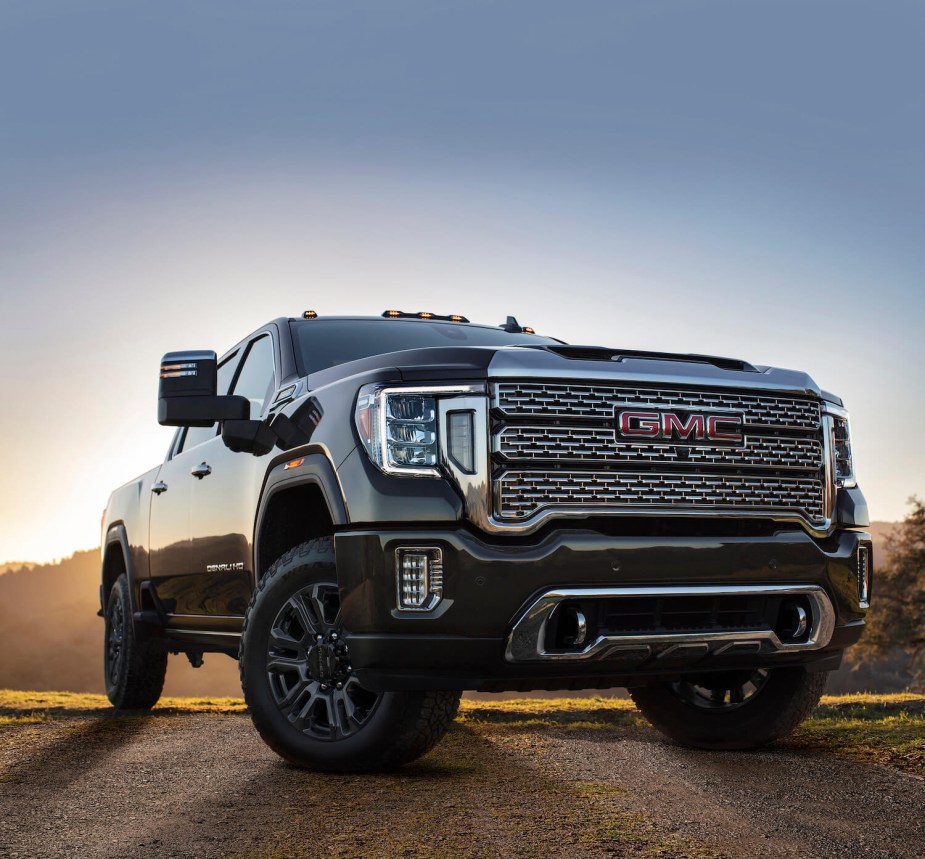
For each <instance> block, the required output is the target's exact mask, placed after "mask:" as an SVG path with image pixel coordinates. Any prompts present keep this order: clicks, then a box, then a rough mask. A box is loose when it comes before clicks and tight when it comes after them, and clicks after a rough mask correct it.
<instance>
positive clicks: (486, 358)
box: [307, 345, 822, 397]
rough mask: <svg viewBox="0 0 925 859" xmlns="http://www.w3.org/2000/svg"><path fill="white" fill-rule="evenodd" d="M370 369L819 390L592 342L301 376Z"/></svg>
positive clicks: (404, 378) (720, 361) (364, 362)
mask: <svg viewBox="0 0 925 859" xmlns="http://www.w3.org/2000/svg"><path fill="white" fill-rule="evenodd" d="M374 370H378V371H381V372H384V373H387V374H388V375H389V376H391V377H392V378H393V379H394V380H395V381H396V382H398V381H401V382H423V383H437V382H441V381H449V382H452V381H461V380H475V379H486V378H491V379H522V378H525V377H526V378H529V377H533V378H548V379H561V380H563V381H568V380H573V381H598V382H610V383H614V384H619V383H621V382H629V383H636V382H640V383H649V384H659V385H685V386H698V385H700V386H705V387H730V388H757V389H767V390H769V391H770V390H773V391H786V392H792V393H796V394H807V395H812V396H817V397H819V396H821V395H822V393H821V391H820V389H819V387H818V385H816V383H815V382H814V381H813V380H812V379H811V378H810V377H809V376H808V375H807V374H806V373H803V372H800V371H797V370H782V369H777V368H774V367H756V366H753V365H751V364H749V363H747V362H745V361H739V360H736V359H732V358H720V357H716V356H711V355H683V354H674V353H667V352H641V351H636V350H619V349H605V348H601V347H596V346H565V345H563V346H545V345H544V346H500V347H496V346H477V347H471V346H470V347H439V348H424V349H408V350H405V351H402V352H391V353H389V354H386V355H375V356H373V357H370V358H363V359H361V360H359V361H351V362H350V363H348V364H341V365H339V366H337V367H331V368H329V369H327V370H322V371H320V372H318V373H313V374H312V375H311V376H309V377H308V379H307V382H308V388H309V389H315V388H318V387H321V386H322V385H326V384H330V383H332V382H335V381H339V380H342V379H345V378H347V377H350V376H355V375H360V374H364V373H368V372H370V371H374Z"/></svg>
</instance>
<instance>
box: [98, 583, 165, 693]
mask: <svg viewBox="0 0 925 859" xmlns="http://www.w3.org/2000/svg"><path fill="white" fill-rule="evenodd" d="M103 671H104V674H105V679H106V695H107V696H108V698H109V700H110V702H111V703H112V706H113V707H116V708H118V709H120V710H149V709H150V708H151V707H153V706H154V705H155V704H156V703H157V701H158V699H159V698H160V697H161V692H162V691H163V689H164V677H165V676H166V675H167V651H166V649H165V648H164V647H162V646H161V645H160V642H157V641H151V640H147V639H145V638H144V636H141V635H139V634H138V630H137V629H136V628H135V622H134V620H133V619H132V604H131V600H130V599H129V584H128V579H126V577H125V573H123V574H122V575H121V576H119V578H118V579H116V583H115V584H114V585H113V586H112V590H111V591H110V593H109V602H107V604H106V633H105V640H104V649H103Z"/></svg>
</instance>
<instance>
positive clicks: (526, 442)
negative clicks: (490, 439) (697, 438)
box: [495, 424, 823, 470]
mask: <svg viewBox="0 0 925 859" xmlns="http://www.w3.org/2000/svg"><path fill="white" fill-rule="evenodd" d="M495 450H496V452H497V453H499V454H501V456H503V457H504V458H505V459H507V460H529V461H557V462H561V461H567V460H571V461H579V462H590V461H599V462H608V463H620V462H635V463H652V464H658V463H682V464H683V463H690V464H691V465H694V464H696V465H707V466H710V465H718V466H736V467H754V468H787V469H791V468H795V469H804V470H806V469H812V468H821V467H822V465H823V460H822V456H823V454H822V442H820V441H819V440H818V439H814V438H787V437H777V436H755V435H749V436H746V440H745V445H744V446H743V447H728V446H716V445H699V444H698V445H684V444H669V443H667V442H662V443H659V442H639V441H635V442H634V441H625V440H620V441H617V440H616V439H615V438H614V431H613V429H612V428H606V427H600V428H598V427H560V426H541V425H535V424H531V425H526V426H523V425H520V424H516V425H512V426H507V427H505V428H504V429H503V430H502V431H501V432H500V433H499V435H498V437H497V443H496V444H495Z"/></svg>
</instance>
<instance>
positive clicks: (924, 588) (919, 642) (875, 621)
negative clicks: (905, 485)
mask: <svg viewBox="0 0 925 859" xmlns="http://www.w3.org/2000/svg"><path fill="white" fill-rule="evenodd" d="M909 503H910V504H911V505H912V510H911V512H910V513H909V515H908V516H906V518H905V519H904V520H903V522H902V523H901V524H900V525H899V527H898V528H897V529H896V531H895V532H894V533H893V534H892V535H891V536H890V537H889V538H888V540H887V553H888V557H887V559H886V563H884V564H883V565H882V566H881V567H879V568H878V570H877V573H876V575H875V577H874V581H873V588H872V599H871V609H870V612H869V614H868V616H867V631H866V633H865V635H864V638H863V639H862V640H861V643H860V645H859V647H858V649H859V650H860V651H861V652H860V653H859V654H858V655H859V656H860V657H862V658H864V657H874V658H884V657H887V656H890V655H891V654H895V653H897V652H902V653H904V654H905V655H906V657H907V658H908V663H907V666H908V667H907V670H908V671H909V673H910V674H911V675H912V678H913V681H914V683H915V684H916V685H918V686H925V502H923V501H922V500H921V499H919V498H911V499H909Z"/></svg>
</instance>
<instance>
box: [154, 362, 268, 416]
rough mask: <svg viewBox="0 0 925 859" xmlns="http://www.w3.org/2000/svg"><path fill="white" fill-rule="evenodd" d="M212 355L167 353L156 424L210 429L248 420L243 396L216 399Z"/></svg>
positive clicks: (215, 371)
mask: <svg viewBox="0 0 925 859" xmlns="http://www.w3.org/2000/svg"><path fill="white" fill-rule="evenodd" d="M217 384H218V357H217V356H216V354H215V353H214V352H168V353H167V354H166V355H165V356H164V357H163V359H162V360H161V380H160V385H159V387H158V394H157V422H158V423H159V424H160V425H161V426H165V427H209V426H212V424H214V423H215V422H216V421H225V420H243V419H245V418H248V417H250V401H249V400H248V399H247V398H246V397H235V396H221V397H220V396H217V395H216V387H217Z"/></svg>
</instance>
